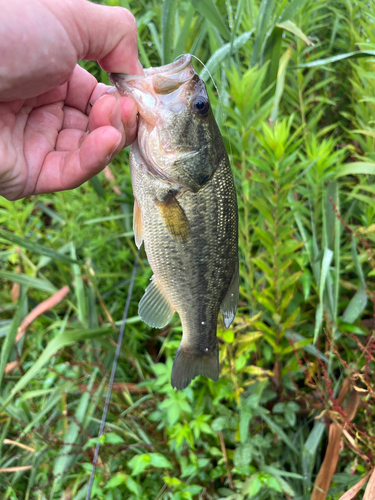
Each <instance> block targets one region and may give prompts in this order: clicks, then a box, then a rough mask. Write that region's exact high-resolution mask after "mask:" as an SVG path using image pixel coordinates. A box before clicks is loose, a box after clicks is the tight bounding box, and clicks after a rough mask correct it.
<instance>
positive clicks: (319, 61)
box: [293, 50, 375, 69]
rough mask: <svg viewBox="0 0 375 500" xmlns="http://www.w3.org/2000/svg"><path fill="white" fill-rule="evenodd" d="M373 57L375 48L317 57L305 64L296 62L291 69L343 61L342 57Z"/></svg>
mask: <svg viewBox="0 0 375 500" xmlns="http://www.w3.org/2000/svg"><path fill="white" fill-rule="evenodd" d="M368 56H371V57H374V56H375V50H362V51H358V52H347V53H346V54H338V55H337V56H332V57H326V58H324V59H317V60H316V61H311V62H309V63H305V64H298V65H297V66H293V69H298V68H316V67H317V66H324V64H331V63H334V62H337V61H343V60H344V59H353V58H354V59H357V58H361V57H368Z"/></svg>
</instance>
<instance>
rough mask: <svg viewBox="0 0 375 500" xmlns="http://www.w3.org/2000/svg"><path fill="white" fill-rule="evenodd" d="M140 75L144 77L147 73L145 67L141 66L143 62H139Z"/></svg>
mask: <svg viewBox="0 0 375 500" xmlns="http://www.w3.org/2000/svg"><path fill="white" fill-rule="evenodd" d="M138 74H139V75H141V76H143V75H144V74H145V72H144V71H143V66H142V64H141V61H138Z"/></svg>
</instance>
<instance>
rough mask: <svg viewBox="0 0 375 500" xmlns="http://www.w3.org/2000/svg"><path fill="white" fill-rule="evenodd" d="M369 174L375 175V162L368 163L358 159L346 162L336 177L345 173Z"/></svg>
mask: <svg viewBox="0 0 375 500" xmlns="http://www.w3.org/2000/svg"><path fill="white" fill-rule="evenodd" d="M359 174H368V175H375V163H368V162H367V163H366V162H362V161H357V162H354V163H344V165H342V167H340V169H339V171H338V172H337V174H336V177H343V176H344V175H359Z"/></svg>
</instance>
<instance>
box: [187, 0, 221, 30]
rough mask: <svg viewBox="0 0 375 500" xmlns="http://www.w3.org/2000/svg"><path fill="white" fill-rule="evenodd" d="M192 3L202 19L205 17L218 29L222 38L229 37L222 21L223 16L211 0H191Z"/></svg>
mask: <svg viewBox="0 0 375 500" xmlns="http://www.w3.org/2000/svg"><path fill="white" fill-rule="evenodd" d="M192 4H193V5H194V7H195V8H196V9H197V11H198V12H199V13H200V15H201V16H202V17H203V19H207V21H209V22H210V23H211V24H212V25H213V26H214V27H215V28H216V29H217V30H218V32H219V33H220V35H221V36H222V37H223V38H224V40H229V39H230V31H229V28H228V26H227V25H226V24H225V23H224V21H223V16H222V15H221V14H220V12H219V10H218V8H217V7H216V5H215V4H214V3H213V2H212V0H192Z"/></svg>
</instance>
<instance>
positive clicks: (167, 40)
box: [161, 0, 178, 64]
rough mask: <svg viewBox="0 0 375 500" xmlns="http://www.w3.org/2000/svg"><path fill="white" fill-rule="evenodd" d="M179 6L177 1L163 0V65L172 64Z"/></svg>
mask: <svg viewBox="0 0 375 500" xmlns="http://www.w3.org/2000/svg"><path fill="white" fill-rule="evenodd" d="M177 4H178V2H176V1H175V0H163V7H162V9H161V55H162V58H161V63H162V64H168V63H169V62H171V59H172V58H171V54H172V50H171V49H172V45H173V38H174V29H175V25H174V23H175V16H176V9H177Z"/></svg>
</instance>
